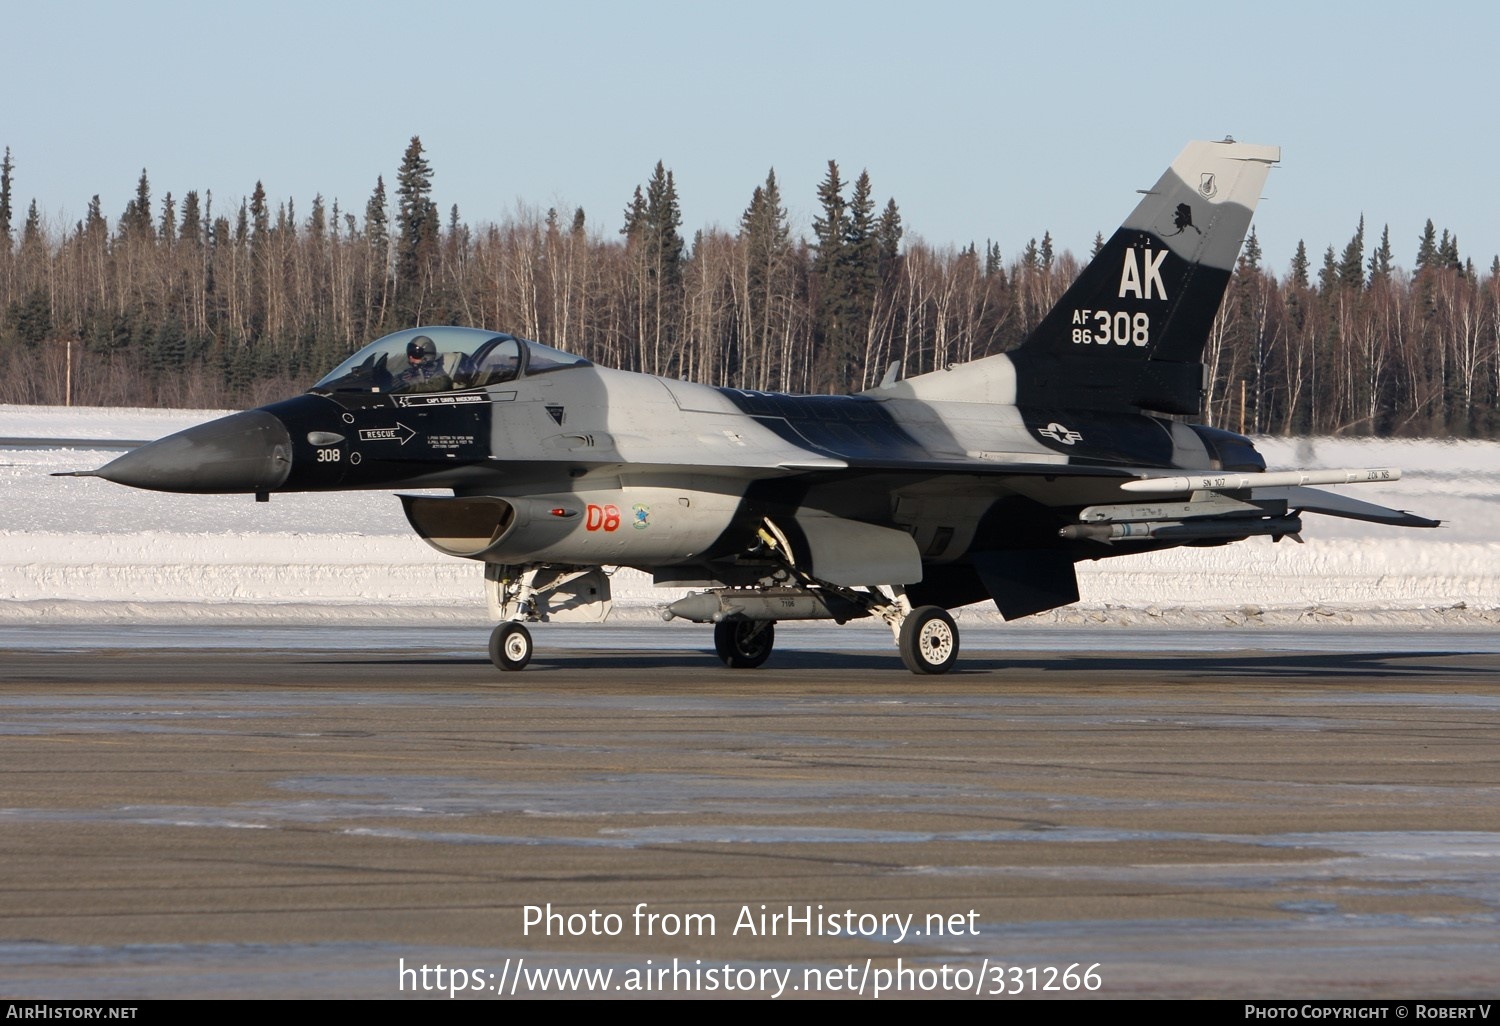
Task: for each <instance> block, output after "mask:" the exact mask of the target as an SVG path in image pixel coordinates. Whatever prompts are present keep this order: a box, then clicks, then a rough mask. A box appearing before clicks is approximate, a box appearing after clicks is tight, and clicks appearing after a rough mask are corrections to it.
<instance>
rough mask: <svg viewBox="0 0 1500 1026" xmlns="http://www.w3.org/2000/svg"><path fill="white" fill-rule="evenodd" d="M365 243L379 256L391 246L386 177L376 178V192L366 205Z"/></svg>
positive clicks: (379, 176) (378, 176)
mask: <svg viewBox="0 0 1500 1026" xmlns="http://www.w3.org/2000/svg"><path fill="white" fill-rule="evenodd" d="M365 241H367V242H368V243H369V244H370V248H372V249H373V250H375V251H376V253H378V254H382V255H383V254H384V253H385V252H386V246H388V245H389V244H390V241H391V232H390V219H389V216H388V215H387V214H386V211H385V176H384V175H377V176H376V177H375V191H374V192H372V193H370V199H369V202H367V203H366V204H365Z"/></svg>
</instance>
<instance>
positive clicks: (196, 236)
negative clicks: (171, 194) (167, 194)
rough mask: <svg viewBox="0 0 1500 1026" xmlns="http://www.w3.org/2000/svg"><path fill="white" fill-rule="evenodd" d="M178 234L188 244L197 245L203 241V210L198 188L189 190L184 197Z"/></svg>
mask: <svg viewBox="0 0 1500 1026" xmlns="http://www.w3.org/2000/svg"><path fill="white" fill-rule="evenodd" d="M177 235H178V238H180V239H181V240H182V241H183V242H185V243H187V244H188V245H192V246H196V245H201V244H202V242H203V211H202V208H201V206H200V204H199V202H198V190H196V189H190V190H188V194H187V195H186V196H184V197H182V221H181V227H180V229H179V230H178V233H177Z"/></svg>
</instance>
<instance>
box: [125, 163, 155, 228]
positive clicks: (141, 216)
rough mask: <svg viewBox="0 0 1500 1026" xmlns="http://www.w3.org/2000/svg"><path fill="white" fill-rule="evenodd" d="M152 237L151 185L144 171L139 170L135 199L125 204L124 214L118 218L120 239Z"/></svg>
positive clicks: (142, 169)
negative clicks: (139, 175)
mask: <svg viewBox="0 0 1500 1026" xmlns="http://www.w3.org/2000/svg"><path fill="white" fill-rule="evenodd" d="M152 235H153V229H152V227H151V183H150V182H149V181H148V180H147V178H146V169H145V168H141V177H140V180H139V181H138V182H136V186H135V198H134V199H132V200H131V201H130V202H129V203H127V204H125V213H124V214H123V215H121V217H120V237H121V238H125V239H140V240H146V239H150V238H151V237H152Z"/></svg>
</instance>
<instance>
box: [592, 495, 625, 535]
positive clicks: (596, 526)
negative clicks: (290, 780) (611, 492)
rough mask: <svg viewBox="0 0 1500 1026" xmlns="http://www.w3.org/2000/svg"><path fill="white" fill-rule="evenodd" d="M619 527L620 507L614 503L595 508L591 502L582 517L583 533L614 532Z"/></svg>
mask: <svg viewBox="0 0 1500 1026" xmlns="http://www.w3.org/2000/svg"><path fill="white" fill-rule="evenodd" d="M619 526H620V507H619V506H616V505H615V504H614V503H609V504H608V505H604V506H596V505H594V504H593V503H592V502H591V503H589V504H588V509H587V510H586V511H585V512H584V515H583V529H584V530H585V531H614V530H617V529H618V528H619Z"/></svg>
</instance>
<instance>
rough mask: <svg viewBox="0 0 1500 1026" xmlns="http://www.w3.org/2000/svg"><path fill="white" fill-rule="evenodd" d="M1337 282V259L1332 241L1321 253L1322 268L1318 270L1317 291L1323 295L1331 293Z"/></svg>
mask: <svg viewBox="0 0 1500 1026" xmlns="http://www.w3.org/2000/svg"><path fill="white" fill-rule="evenodd" d="M1338 283H1339V261H1338V257H1336V256H1334V253H1333V243H1331V242H1330V243H1329V244H1328V249H1327V251H1326V252H1325V253H1324V254H1323V269H1322V270H1321V271H1319V272H1318V291H1319V292H1321V293H1322V294H1323V295H1325V296H1327V295H1331V294H1332V293H1333V290H1334V288H1335V287H1336V286H1337V285H1338Z"/></svg>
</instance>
